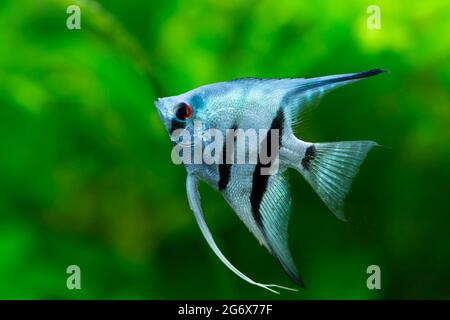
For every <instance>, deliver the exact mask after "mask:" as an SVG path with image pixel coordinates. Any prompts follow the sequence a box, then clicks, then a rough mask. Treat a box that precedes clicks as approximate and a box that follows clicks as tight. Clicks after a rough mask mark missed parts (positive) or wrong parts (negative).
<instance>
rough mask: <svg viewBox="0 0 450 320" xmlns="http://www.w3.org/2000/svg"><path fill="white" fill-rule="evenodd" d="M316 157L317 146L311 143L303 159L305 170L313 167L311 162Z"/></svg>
mask: <svg viewBox="0 0 450 320" xmlns="http://www.w3.org/2000/svg"><path fill="white" fill-rule="evenodd" d="M315 158H316V147H314V145H310V146H309V147H308V148H307V149H306V151H305V156H304V157H303V159H302V167H303V169H305V170H309V169H311V162H312V161H313V160H314V159H315Z"/></svg>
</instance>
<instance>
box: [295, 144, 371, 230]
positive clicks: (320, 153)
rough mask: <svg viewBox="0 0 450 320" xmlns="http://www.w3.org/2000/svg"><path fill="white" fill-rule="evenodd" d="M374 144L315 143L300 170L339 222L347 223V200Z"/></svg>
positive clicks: (309, 149)
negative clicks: (345, 203) (345, 201)
mask: <svg viewBox="0 0 450 320" xmlns="http://www.w3.org/2000/svg"><path fill="white" fill-rule="evenodd" d="M376 145H377V143H376V142H373V141H345V142H330V143H314V144H311V145H309V146H308V147H307V148H306V151H305V155H304V157H303V159H302V160H301V163H300V164H297V165H296V168H297V169H298V170H299V171H300V172H301V173H302V175H303V176H304V177H305V179H306V180H307V181H308V182H309V184H310V185H311V186H312V187H313V189H314V190H315V191H316V192H317V194H318V195H319V197H320V198H321V199H322V200H323V202H325V204H326V205H327V207H328V208H329V209H330V210H331V212H333V214H334V215H335V216H336V217H338V218H339V219H341V220H343V221H345V220H346V219H345V216H344V213H343V206H344V199H345V196H346V195H347V193H348V191H349V190H350V186H351V183H352V180H353V178H354V177H355V175H356V174H357V173H358V170H359V166H360V165H361V163H362V162H363V160H364V158H365V157H366V155H367V153H368V152H369V150H370V149H371V148H372V147H374V146H376Z"/></svg>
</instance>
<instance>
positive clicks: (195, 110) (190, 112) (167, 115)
mask: <svg viewBox="0 0 450 320" xmlns="http://www.w3.org/2000/svg"><path fill="white" fill-rule="evenodd" d="M204 104H205V103H204V99H203V97H202V95H200V94H199V93H198V92H197V91H193V92H187V93H184V94H181V95H178V96H172V97H166V98H158V99H157V100H156V101H155V106H156V109H157V111H158V114H159V117H160V118H161V121H162V122H163V124H164V126H165V128H166V129H167V131H168V133H169V135H170V136H171V140H172V142H176V140H178V139H177V138H176V136H177V134H176V133H177V132H179V131H183V130H187V131H189V133H191V134H193V135H195V133H194V123H203V122H204V120H205V119H203V117H202V112H201V110H202V109H203V107H204ZM197 126H198V125H197ZM202 126H203V125H202ZM196 128H197V127H196ZM200 130H201V129H200Z"/></svg>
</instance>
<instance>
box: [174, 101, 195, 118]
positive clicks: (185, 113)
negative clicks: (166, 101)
mask: <svg viewBox="0 0 450 320" xmlns="http://www.w3.org/2000/svg"><path fill="white" fill-rule="evenodd" d="M175 117H177V119H178V120H180V121H185V120H187V119H189V118H190V117H192V107H191V106H190V105H189V104H187V103H185V102H181V103H180V104H179V105H178V106H177V111H176V112H175Z"/></svg>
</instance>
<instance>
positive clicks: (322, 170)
mask: <svg viewBox="0 0 450 320" xmlns="http://www.w3.org/2000/svg"><path fill="white" fill-rule="evenodd" d="M382 72H383V70H380V69H374V70H369V71H366V72H360V73H352V74H341V75H333V76H326V77H319V78H311V79H303V78H299V79H255V78H243V79H238V80H232V81H228V82H221V83H215V84H210V85H206V86H202V87H199V88H196V89H193V90H191V91H188V92H186V93H183V94H181V95H178V96H173V97H167V98H162V99H158V100H157V101H156V102H155V104H156V107H157V110H158V113H159V115H160V117H161V120H162V121H163V123H164V125H165V127H166V128H167V130H168V132H169V134H170V135H171V138H172V141H173V143H174V144H177V138H174V136H177V135H175V134H174V133H176V132H184V133H189V136H190V137H191V140H189V142H188V144H187V148H188V153H189V152H190V153H191V154H194V153H195V148H196V147H198V146H200V147H201V148H202V149H204V148H206V147H207V146H208V145H210V144H211V143H212V141H216V142H217V139H212V138H211V137H209V136H208V134H204V133H207V132H209V131H211V130H215V132H216V133H220V134H221V135H222V136H223V137H224V138H223V139H222V140H223V141H220V145H219V146H218V148H217V150H216V152H215V157H216V160H219V161H215V162H213V163H205V161H203V162H202V161H200V162H199V161H197V162H195V161H194V163H192V162H189V161H185V162H183V163H184V165H185V167H186V170H187V173H188V178H187V193H188V200H189V203H190V206H191V209H192V210H193V211H194V215H195V217H196V219H197V222H198V224H199V226H200V229H201V231H202V233H203V234H204V236H205V238H206V240H207V241H208V243H209V245H210V247H211V248H212V249H213V251H214V252H215V253H216V255H217V256H218V257H219V258H220V259H221V260H222V261H223V262H224V263H225V264H226V265H227V266H228V267H229V268H230V269H231V270H232V271H233V272H235V273H236V274H237V275H238V276H240V277H241V278H243V279H244V280H246V281H248V282H250V283H252V284H255V285H258V286H261V287H263V288H266V289H268V290H270V291H273V292H277V291H275V290H274V289H273V288H283V289H289V288H285V287H281V286H277V285H273V284H262V283H259V282H256V281H253V280H252V279H250V278H248V277H247V276H245V275H244V274H242V273H241V272H240V271H239V270H238V269H236V268H235V267H234V266H233V265H232V264H231V263H230V262H229V261H228V260H227V259H226V258H225V256H224V255H223V254H222V253H221V251H220V250H219V249H218V247H217V245H216V244H215V242H214V240H213V238H212V235H211V233H210V231H209V229H208V227H207V225H206V222H205V221H204V217H203V212H202V210H201V204H200V198H199V194H198V190H197V183H198V180H203V181H206V182H207V183H208V184H209V185H211V186H212V187H213V188H214V189H216V190H217V191H219V192H220V193H222V195H223V196H224V198H225V200H226V202H227V203H228V204H229V205H230V206H231V208H232V209H233V211H234V212H235V213H236V214H237V215H238V217H239V218H240V219H241V220H242V221H243V222H244V224H245V225H246V226H247V228H248V229H249V230H250V231H251V232H252V233H253V234H254V236H255V237H256V238H257V240H258V241H259V242H260V244H262V245H263V246H264V247H266V248H267V250H268V251H269V252H270V253H271V254H272V255H273V256H274V257H275V258H276V259H277V261H278V262H279V263H280V264H281V266H282V267H283V269H284V271H285V272H286V273H287V275H288V276H289V277H290V278H291V279H292V280H293V281H294V282H295V283H296V284H298V285H299V286H301V287H304V284H303V282H302V280H301V278H300V276H299V273H298V270H297V267H296V265H295V263H294V261H293V259H292V256H291V254H290V251H289V246H288V222H289V216H290V205H291V196H290V191H289V184H288V180H287V175H286V173H287V172H286V170H287V169H288V168H293V169H295V170H297V171H298V172H300V173H301V174H302V175H303V177H304V178H305V179H306V180H307V181H308V182H309V184H310V185H311V186H312V187H313V189H314V190H315V191H316V192H317V193H318V195H319V196H320V198H321V199H322V200H323V201H324V203H325V204H326V205H327V207H328V208H329V209H330V210H331V211H332V212H333V213H334V214H335V215H336V216H337V217H338V218H340V219H341V220H345V218H344V215H343V211H342V208H343V204H344V198H345V196H346V194H347V193H348V191H349V189H350V185H351V181H352V179H353V177H354V176H355V175H356V173H357V171H358V168H359V165H360V164H361V162H362V161H363V160H364V158H365V156H366V154H367V152H368V151H369V150H370V149H371V148H372V147H373V146H375V145H376V143H375V142H373V141H348V142H335V143H312V142H306V141H302V140H300V139H298V138H297V137H295V135H294V133H293V127H294V126H295V125H296V124H297V123H298V122H300V121H301V120H302V115H303V114H304V113H305V111H307V110H309V109H310V108H312V107H314V106H315V105H317V104H318V102H319V100H320V98H321V97H322V96H323V95H324V94H325V93H326V92H328V91H330V90H332V89H334V88H337V87H340V86H342V85H345V84H348V83H352V82H355V81H358V80H360V79H363V78H367V77H370V76H373V75H376V74H379V73H382ZM236 130H241V133H242V132H250V131H249V130H253V131H252V132H259V133H260V132H263V133H266V134H262V135H260V136H259V139H257V141H256V143H255V140H253V142H252V141H251V139H250V138H249V139H247V140H246V139H245V138H244V139H243V140H241V143H243V144H242V145H241V146H243V149H240V150H243V151H244V153H245V154H244V159H251V158H252V159H253V160H254V161H253V162H251V161H248V162H245V161H244V162H239V161H238V159H237V158H238V156H239V153H238V152H237V151H239V150H237V148H236V146H235V145H234V149H233V148H228V147H229V146H230V145H233V144H236V135H235V134H234V133H235V132H237V131H236ZM273 132H275V133H276V134H272V133H273ZM229 143H230V144H229ZM230 150H231V151H230ZM184 152H186V150H184ZM264 156H266V157H265V158H264ZM267 159H269V161H267ZM241 160H242V159H241ZM275 164H276V165H275Z"/></svg>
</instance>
